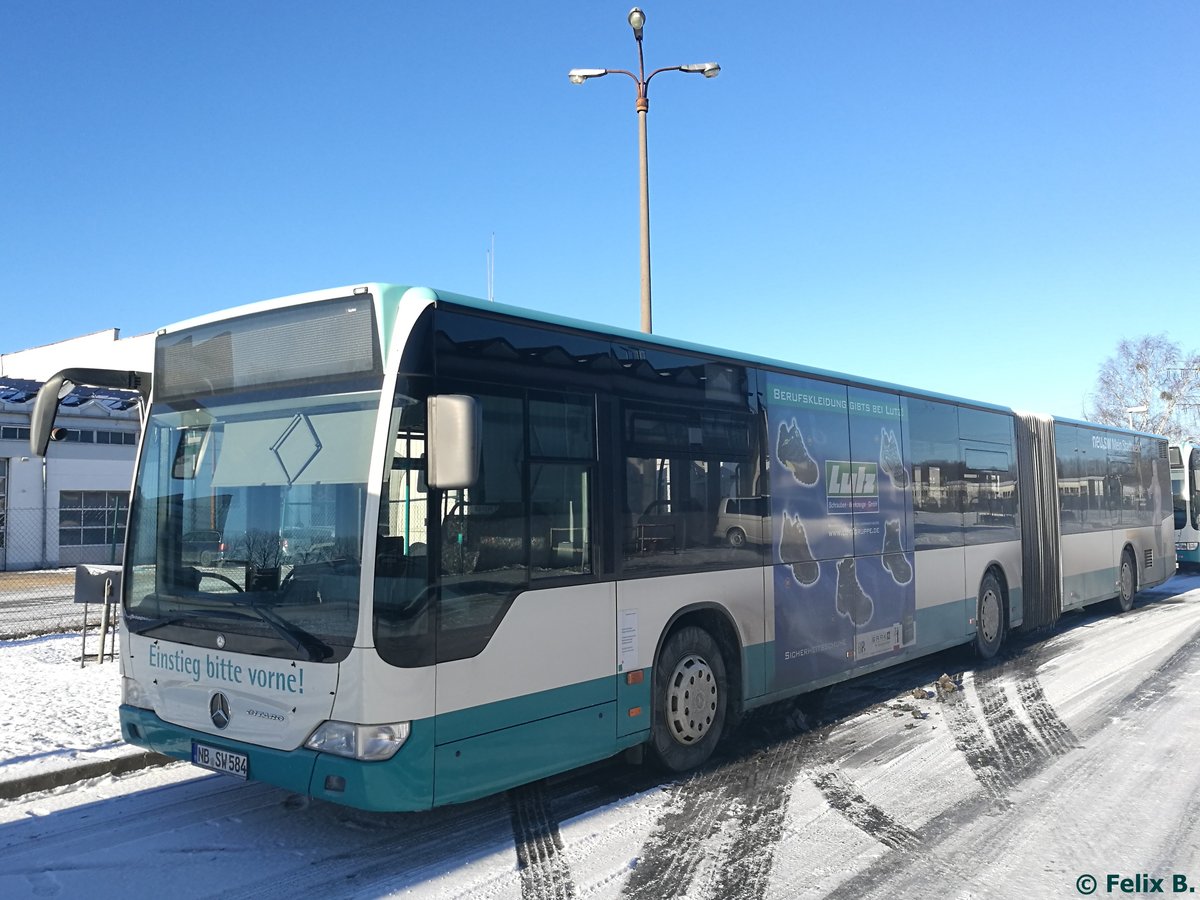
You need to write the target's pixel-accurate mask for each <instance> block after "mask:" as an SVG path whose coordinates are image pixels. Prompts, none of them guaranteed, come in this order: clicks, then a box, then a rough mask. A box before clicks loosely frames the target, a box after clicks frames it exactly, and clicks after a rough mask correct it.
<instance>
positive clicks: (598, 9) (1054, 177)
mask: <svg viewBox="0 0 1200 900" xmlns="http://www.w3.org/2000/svg"><path fill="white" fill-rule="evenodd" d="M643 8H644V9H645V11H646V15H647V24H646V32H645V45H644V46H645V52H646V62H647V66H648V67H649V68H657V67H659V66H669V65H678V64H681V63H689V62H706V61H709V60H715V61H717V62H719V63H720V64H721V67H722V71H721V74H720V76H719V77H718V78H716V79H703V78H700V77H698V76H694V75H681V74H679V73H664V74H663V75H660V76H659V77H657V78H656V79H655V80H654V81H653V82H652V83H651V86H650V101H651V106H650V114H649V150H650V199H651V235H652V241H651V245H652V256H653V278H654V325H655V331H656V332H658V333H660V334H663V335H669V336H672V337H677V338H681V339H684V340H689V341H695V342H699V343H704V344H711V345H715V346H725V347H730V348H734V349H738V350H743V351H747V352H751V353H756V354H760V355H764V356H771V357H778V358H781V359H787V360H793V361H796V362H799V363H804V364H809V365H814V366H818V367H821V368H827V369H834V370H839V371H845V372H850V373H854V374H859V375H865V376H869V377H872V378H877V379H881V380H886V381H891V382H897V383H901V384H908V385H913V386H916V387H924V388H930V389H934V390H940V391H944V392H947V393H953V394H958V395H961V396H967V397H972V398H976V399H979V400H986V401H990V402H995V403H1001V404H1007V405H1012V406H1017V407H1020V408H1025V409H1033V410H1038V411H1044V412H1053V413H1058V414H1063V415H1069V416H1078V415H1080V413H1081V411H1082V404H1083V402H1084V398H1085V395H1086V394H1088V393H1089V392H1090V391H1091V389H1092V387H1093V385H1094V382H1095V378H1096V373H1097V370H1098V368H1099V366H1100V364H1101V363H1102V362H1103V360H1104V359H1105V357H1107V356H1109V355H1111V354H1112V352H1113V350H1114V348H1115V346H1116V344H1117V341H1118V340H1119V339H1121V338H1123V337H1137V336H1140V335H1143V334H1147V333H1158V332H1164V331H1165V332H1168V333H1169V334H1170V336H1171V337H1172V339H1174V340H1176V341H1178V342H1180V343H1181V344H1182V345H1183V346H1184V348H1185V349H1195V348H1196V347H1197V346H1200V335H1197V333H1196V331H1197V328H1196V326H1195V325H1194V324H1193V322H1194V321H1195V317H1194V316H1191V315H1188V314H1187V313H1186V310H1188V309H1191V308H1193V307H1195V306H1196V305H1197V304H1200V51H1198V50H1197V48H1200V4H1196V3H1195V2H1192V0H1177V2H1171V0H1166V2H1163V0H1148V2H1139V3H1135V2H1119V3H1118V2H1106V0H1087V2H1077V0H1060V2H1054V3H1046V2H1032V0H1009V2H989V0H980V2H971V3H966V2H940V0H925V2H916V0H889V2H881V0H875V2H866V0H863V2H851V0H840V2H833V0H830V2H794V3H755V2H745V3H728V2H726V3H708V2H689V3H683V2H675V0H671V2H653V0H647V2H646V4H645V6H644V7H643ZM628 11H629V0H622V2H619V3H618V2H608V0H602V2H588V3H561V2H560V3H547V2H526V3H522V4H499V3H495V4H483V3H477V2H460V0H447V2H442V3H439V4H428V5H421V4H412V3H400V2H394V3H385V2H365V0H348V2H341V3H337V4H329V3H313V2H303V0H301V2H287V3H284V2H274V0H259V2H253V3H241V2H231V0H224V2H221V0H215V2H208V3H186V4H185V3H165V2H150V0H137V2H134V0H106V2H103V3H100V2H81V0H59V2H53V0H2V2H0V134H3V138H2V139H0V175H2V178H0V292H2V293H0V303H2V304H3V308H4V310H5V315H4V316H3V319H2V320H0V321H2V324H0V352H10V351H14V350H19V349H23V348H25V347H30V346H35V345H40V344H45V343H49V342H53V341H56V340H60V339H63V338H67V337H72V336H76V335H79V334H84V333H87V332H90V331H96V330H99V329H102V328H108V327H112V326H117V327H120V328H121V329H122V333H123V334H124V335H126V336H129V335H134V334H138V333H142V332H146V331H150V330H152V329H154V328H156V327H158V326H160V325H164V324H167V323H169V322H173V321H177V320H180V319H183V318H187V317H190V316H193V315H198V314H201V313H205V312H209V311H212V310H216V309H221V308H224V307H229V306H234V305H238V304H240V303H244V302H249V301H252V300H259V299H264V298H267V297H275V296H281V295H284V294H289V293H294V292H299V291H305V290H313V289H317V288H323V287H333V286H337V285H343V284H350V283H354V282H358V281H367V280H384V281H393V282H397V283H402V284H427V285H430V286H432V287H437V288H443V289H446V290H452V291H457V292H461V293H467V294H473V295H475V296H485V295H486V292H487V274H486V271H487V270H486V256H487V249H488V245H489V241H490V239H491V235H492V234H493V233H494V234H495V247H496V253H495V283H496V299H498V300H501V301H503V302H506V303H513V304H516V305H519V306H528V307H532V308H535V309H539V310H545V311H548V312H553V313H556V314H560V315H567V316H575V317H579V318H584V319H589V320H592V321H597V322H603V323H606V324H611V325H616V326H621V327H626V328H634V329H636V328H637V327H638V297H639V293H638V292H639V270H638V218H637V216H638V206H637V121H636V114H635V112H634V86H633V83H632V82H631V81H630V80H629V79H627V78H624V77H620V76H610V77H608V78H604V79H600V80H596V81H589V82H588V83H586V84H585V85H582V86H576V85H572V84H570V83H569V82H568V80H567V77H566V73H567V70H568V69H570V68H572V67H576V66H579V67H601V68H604V67H607V68H634V67H636V63H637V56H636V45H635V43H634V41H633V38H632V34H631V32H630V29H629V26H628V24H627V23H626V14H627V13H628Z"/></svg>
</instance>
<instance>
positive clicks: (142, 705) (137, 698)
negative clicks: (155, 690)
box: [121, 675, 150, 709]
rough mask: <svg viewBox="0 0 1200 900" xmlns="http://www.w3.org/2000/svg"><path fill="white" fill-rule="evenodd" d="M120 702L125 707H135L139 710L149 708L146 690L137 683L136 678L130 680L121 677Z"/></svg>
mask: <svg viewBox="0 0 1200 900" xmlns="http://www.w3.org/2000/svg"><path fill="white" fill-rule="evenodd" d="M121 702H122V703H123V704H125V705H126V706H136V707H138V708H139V709H149V708H150V698H149V697H147V696H146V689H145V688H143V687H142V686H141V684H140V683H138V680H137V679H136V678H130V677H129V676H127V675H123V676H121Z"/></svg>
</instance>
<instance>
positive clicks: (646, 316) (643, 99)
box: [567, 6, 721, 334]
mask: <svg viewBox="0 0 1200 900" xmlns="http://www.w3.org/2000/svg"><path fill="white" fill-rule="evenodd" d="M629 27H630V28H632V29H633V37H634V40H636V41H637V48H638V73H637V74H636V75H635V74H633V73H632V72H630V71H629V70H627V69H572V70H571V71H570V72H568V73H567V77H568V78H569V79H570V80H571V84H583V83H584V82H585V81H587V80H588V79H589V78H600V77H602V76H604V75H628V76H629V77H630V78H632V79H633V80H634V82H635V83H636V84H637V104H636V107H635V108H636V109H637V116H638V169H639V174H640V176H641V189H642V198H641V200H642V202H641V207H642V208H641V214H642V215H641V222H642V229H641V230H642V331H644V332H646V333H647V334H649V333H650V332H651V331H652V330H653V329H652V328H651V323H650V182H649V178H648V175H647V155H646V113H648V112H649V111H650V100H649V98H647V96H646V89H647V87H649V85H650V79H651V78H653V77H654V76H655V75H657V74H658V73H659V72H687V73H690V74H696V75H703V76H704V77H705V78H715V77H716V76H717V73H719V72H720V71H721V67H720V66H718V65H717V64H716V63H714V62H708V63H692V64H690V65H686V66H666V67H664V68H662V69H655V70H654V71H653V72H651V73H650V74H649V75H647V74H646V65H645V62H644V61H643V58H642V30H643V29H644V28H645V27H646V14H645V13H644V12H642V11H641V10H640V9H638V8H637V7H636V6H635V7H634V8H633V9H631V10H630V11H629Z"/></svg>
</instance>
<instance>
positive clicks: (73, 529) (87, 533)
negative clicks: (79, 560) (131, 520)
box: [58, 491, 129, 547]
mask: <svg viewBox="0 0 1200 900" xmlns="http://www.w3.org/2000/svg"><path fill="white" fill-rule="evenodd" d="M128 515H129V494H128V493H126V492H125V491H60V492H59V494H58V543H59V546H60V547H81V546H82V547H94V546H109V545H113V546H115V545H119V544H122V543H124V541H125V524H126V521H127V519H128Z"/></svg>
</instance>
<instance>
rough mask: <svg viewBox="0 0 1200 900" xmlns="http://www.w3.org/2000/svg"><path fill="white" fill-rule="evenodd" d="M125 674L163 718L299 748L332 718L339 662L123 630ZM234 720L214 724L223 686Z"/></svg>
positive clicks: (282, 747) (278, 747) (232, 736)
mask: <svg viewBox="0 0 1200 900" xmlns="http://www.w3.org/2000/svg"><path fill="white" fill-rule="evenodd" d="M121 639H122V641H123V642H125V644H124V646H125V647H126V648H127V652H126V653H125V654H124V657H123V661H124V664H125V674H126V675H127V676H128V677H131V678H133V679H135V680H136V681H137V682H138V684H139V685H140V686H141V688H142V690H143V691H144V692H145V701H144V705H145V706H147V707H148V708H150V709H152V710H153V711H154V713H155V714H156V715H157V716H158V717H159V718H160V719H162V720H163V721H164V722H170V723H172V724H174V725H179V726H181V727H183V728H189V729H192V730H194V731H200V732H204V733H206V734H211V735H215V736H220V737H223V738H228V739H230V740H234V741H245V742H246V743H250V744H258V745H260V746H263V747H272V748H274V749H276V750H294V749H296V748H297V747H299V746H300V745H301V744H303V743H304V741H305V740H306V739H307V738H308V736H309V735H310V734H311V733H312V730H313V729H314V728H316V727H317V725H319V724H320V723H321V722H324V721H325V720H326V719H328V718H329V717H330V713H331V711H332V708H333V697H334V693H335V691H336V690H337V687H338V666H337V665H336V664H333V663H311V662H300V661H295V660H288V659H272V658H269V657H265V656H249V655H247V654H244V653H228V652H226V651H224V650H216V649H211V650H210V649H205V648H203V647H194V646H191V645H188V644H169V643H166V642H163V641H158V640H154V639H151V638H147V637H141V636H139V635H136V634H129V633H127V632H125V633H122V635H121ZM218 691H219V692H220V693H222V694H224V695H225V697H226V698H227V699H228V702H229V724H228V725H227V726H226V727H225V728H223V729H222V728H218V727H217V726H216V725H215V724H213V716H212V711H211V708H210V706H209V704H210V702H211V701H212V699H213V695H215V694H216V693H217V692H218Z"/></svg>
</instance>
